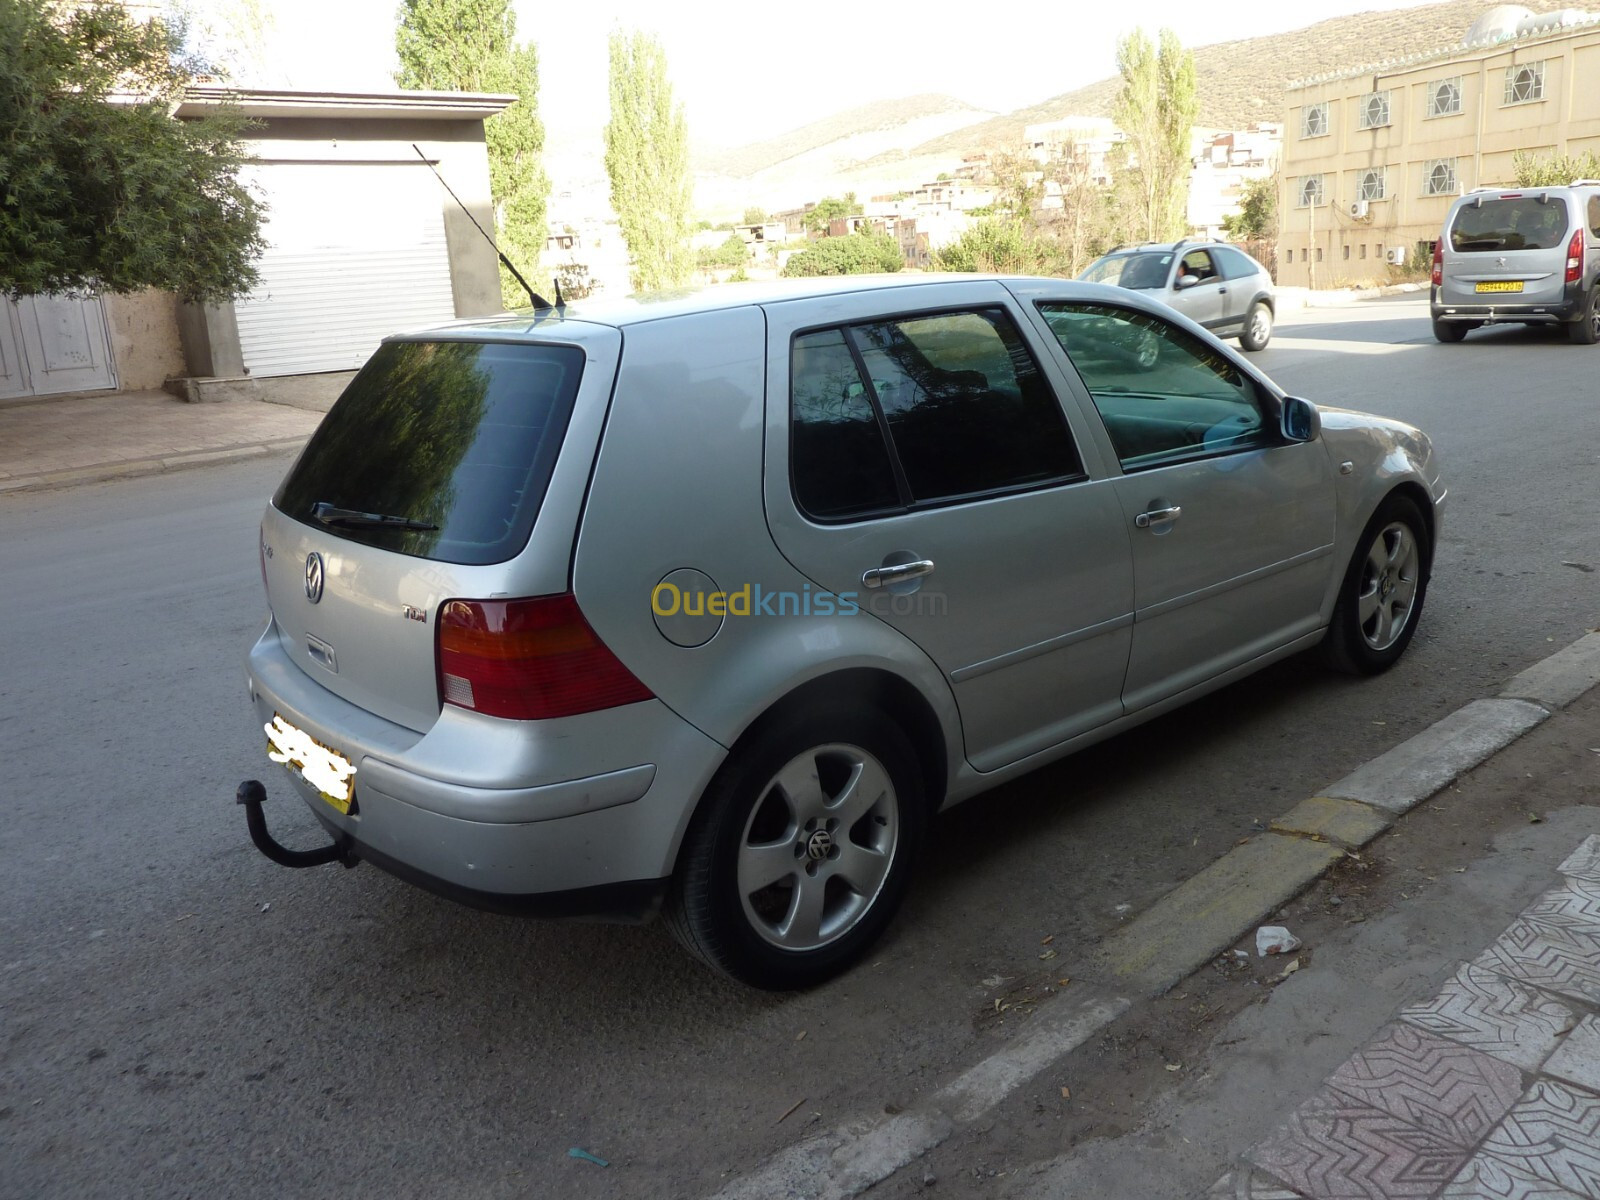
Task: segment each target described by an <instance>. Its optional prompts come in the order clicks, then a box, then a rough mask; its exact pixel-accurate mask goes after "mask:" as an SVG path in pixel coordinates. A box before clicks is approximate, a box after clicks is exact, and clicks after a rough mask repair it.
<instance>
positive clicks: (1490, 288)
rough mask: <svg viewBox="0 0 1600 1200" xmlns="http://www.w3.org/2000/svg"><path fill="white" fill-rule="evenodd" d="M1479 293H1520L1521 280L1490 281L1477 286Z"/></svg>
mask: <svg viewBox="0 0 1600 1200" xmlns="http://www.w3.org/2000/svg"><path fill="white" fill-rule="evenodd" d="M1478 290H1479V291H1480V292H1520V291H1521V290H1522V280H1520V279H1491V280H1489V281H1488V282H1486V283H1480V284H1479V285H1478Z"/></svg>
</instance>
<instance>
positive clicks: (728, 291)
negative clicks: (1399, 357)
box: [238, 276, 1445, 988]
mask: <svg viewBox="0 0 1600 1200" xmlns="http://www.w3.org/2000/svg"><path fill="white" fill-rule="evenodd" d="M1444 498H1445V493H1444V489H1443V486H1442V484H1441V482H1440V478H1439V470H1438V467H1437V466H1436V464H1435V461H1434V455H1433V451H1432V448H1431V446H1430V444H1429V441H1428V439H1427V437H1426V436H1424V435H1423V434H1422V433H1420V432H1418V431H1417V430H1415V429H1413V428H1410V427H1409V426H1406V425H1402V424H1399V423H1397V422H1394V421H1389V420H1383V419H1380V418H1377V417H1371V416H1365V415H1362V414H1359V413H1353V412H1347V411H1343V410H1340V409H1335V408H1318V407H1316V406H1314V405H1312V404H1311V403H1309V402H1307V401H1305V400H1303V399H1299V398H1292V397H1287V396H1285V395H1284V394H1283V392H1282V391H1280V390H1279V389H1278V388H1276V387H1275V386H1274V385H1273V384H1272V383H1271V381H1270V380H1268V379H1267V378H1266V377H1265V376H1264V375H1262V374H1261V373H1260V372H1258V371H1257V370H1255V369H1254V368H1253V367H1251V366H1250V365H1248V364H1247V363H1246V362H1245V361H1244V360H1243V358H1241V357H1240V356H1239V355H1238V354H1237V353H1236V352H1234V351H1232V350H1231V349H1229V348H1227V347H1225V346H1224V345H1223V344H1222V343H1220V342H1219V341H1217V340H1216V339H1215V338H1214V337H1213V336H1211V335H1209V334H1208V333H1206V332H1205V331H1204V330H1202V329H1201V328H1200V327H1199V326H1198V325H1196V324H1194V323H1193V322H1191V321H1189V320H1187V319H1186V318H1184V317H1182V316H1180V315H1177V314H1175V313H1173V312H1172V311H1171V310H1169V309H1166V308H1163V307H1161V306H1159V305H1157V304H1155V303H1153V302H1151V301H1148V300H1145V299H1143V298H1141V297H1139V296H1137V295H1134V294H1131V293H1129V292H1127V291H1123V290H1119V289H1115V288H1110V287H1104V286H1097V285H1091V284H1082V283H1073V282H1065V281H1061V280H1050V279H1000V278H983V277H972V276H924V277H921V278H900V277H894V278H888V279H881V278H880V279H868V278H854V279H842V280H841V279H827V280H810V281H796V286H784V285H781V284H775V285H749V286H739V285H730V286H723V287H718V288H713V289H709V290H706V291H701V292H695V293H691V294H687V295H675V296H672V297H666V298H661V299H657V300H647V301H629V302H617V303H611V304H599V303H597V304H594V305H592V306H591V305H587V304H586V305H583V306H579V305H573V306H570V307H566V308H551V309H538V310H533V311H531V312H529V313H524V314H519V315H514V316H502V317H496V318H489V319H483V320H477V321H471V322H465V323H460V324H454V325H450V326H447V327H444V328H440V329H437V330H434V331H431V332H427V333H421V334H414V335H408V336H404V337H397V338H393V339H390V340H389V341H386V342H385V343H384V344H383V346H382V347H381V348H380V349H379V350H378V351H377V353H376V354H374V356H373V357H372V359H371V361H370V362H369V363H368V364H367V365H366V367H365V368H364V369H363V370H362V371H361V372H360V374H359V375H358V376H357V377H356V378H355V380H354V381H353V382H352V383H351V384H350V386H349V388H348V390H347V391H346V392H345V393H344V395H343V396H342V397H341V398H340V399H339V401H338V402H337V403H336V404H335V405H334V407H333V409H332V411H331V412H330V413H329V414H328V416H327V418H326V419H325V420H324V422H323V423H322V425H321V427H320V428H319V429H318V431H317V432H316V434H315V435H314V436H313V437H312V439H311V441H310V442H309V443H308V445H307V446H306V448H305V450H304V452H303V453H302V454H301V455H300V458H299V459H298V461H297V462H296V463H295V464H294V466H293V467H292V469H291V470H290V471H289V473H288V475H287V477H286V478H285V479H284V481H283V483H282V485H281V486H280V487H279V489H278V491H277V493H276V495H274V496H273V498H272V501H271V504H270V505H269V507H268V508H267V511H266V515H265V517H264V519H263V520H262V523H261V544H260V552H261V567H262V574H263V577H264V580H265V583H266V588H267V594H268V599H269V602H270V607H271V614H272V615H271V618H270V620H269V621H268V624H267V627H266V630H265V632H264V633H263V634H262V635H261V638H260V640H259V641H257V643H256V644H255V647H254V649H253V650H252V651H251V652H250V656H249V687H250V695H251V698H252V700H253V702H254V705H255V713H256V720H257V722H258V724H259V726H260V727H261V728H262V729H263V731H264V734H265V739H266V744H265V749H266V752H267V754H268V755H269V757H270V758H271V759H272V760H273V761H274V762H276V763H278V764H281V767H280V768H278V769H279V770H280V771H281V774H277V775H275V776H273V778H275V779H279V780H282V781H284V782H286V783H287V784H289V785H291V786H292V787H293V788H294V789H295V790H297V791H298V792H299V793H300V795H301V796H302V797H303V798H304V801H305V803H306V804H308V805H309V806H310V808H311V811H312V812H313V813H315V814H316V817H317V818H318V820H319V821H320V822H321V823H322V825H323V826H325V827H326V829H327V831H328V833H329V835H330V838H331V841H330V843H329V844H328V845H326V846H324V847H322V848H320V849H312V850H290V849H287V848H286V847H284V846H282V845H281V844H279V843H278V842H277V841H276V840H275V839H274V838H273V837H272V836H271V834H270V833H268V831H267V828H266V824H265V820H264V817H263V815H262V807H261V802H262V800H263V799H264V797H265V788H264V787H263V786H262V784H260V783H258V782H256V781H253V780H252V781H247V782H246V783H244V784H242V785H241V786H240V790H239V797H238V798H239V800H240V802H241V803H242V804H244V805H245V808H246V815H247V817H248V819H249V826H250V833H251V836H252V838H253V840H254V841H255V843H256V844H257V846H259V847H260V848H261V849H262V850H263V851H264V852H265V853H267V854H268V855H269V856H271V857H273V858H274V859H276V860H277V861H279V862H282V863H285V864H286V865H290V866H308V865H311V864H313V863H326V862H341V863H344V864H345V865H347V866H350V865H355V864H356V863H357V862H361V861H365V862H370V863H373V864H374V865H376V866H378V867H380V868H383V869H384V870H386V871H389V872H392V873H393V874H395V875H398V876H400V877H401V878H404V879H407V880H410V881H412V882H414V883H416V884H419V885H421V886H423V887H425V888H428V889H431V890H433V891H435V892H437V893H440V894H442V895H445V896H449V897H453V898H456V899H458V900H462V901H464V902H466V903H469V904H474V905H478V906H481V907H484V908H489V909H494V910H500V911H516V912H528V913H534V914H541V913H542V914H550V915H569V916H576V915H581V916H605V917H611V918H620V919H640V918H643V917H647V916H650V915H653V914H655V913H657V912H663V911H664V913H665V915H666V917H667V919H668V921H669V923H670V925H671V928H672V930H673V931H674V933H675V934H676V935H677V937H678V938H679V939H680V940H681V941H682V942H683V944H684V945H685V946H686V947H688V948H689V949H690V950H692V951H693V952H695V953H697V954H698V955H700V956H701V957H703V958H704V959H705V960H706V961H707V962H709V963H710V964H711V965H713V966H714V967H717V968H719V969H721V970H723V971H725V972H727V973H728V974H730V975H732V976H734V977H736V978H738V979H740V980H743V981H745V982H747V983H750V984H754V985H756V986H760V987H772V988H787V987H797V986H804V985H807V984H811V983H815V982H817V981H819V980H822V979H825V978H827V977H828V976H830V975H832V974H834V973H836V972H838V971H840V970H842V969H843V968H844V967H846V966H847V965H848V964H849V963H851V962H852V961H854V960H855V959H857V958H859V957H860V956H861V955H862V954H863V953H864V952H865V951H866V950H867V948H868V947H869V946H871V944H872V943H873V942H874V940H875V939H877V938H878V937H879V935H880V934H882V932H883V931H884V928H885V927H886V926H887V924H888V923H889V921H890V919H891V917H892V916H893V914H894V911H895V909H896V907H897V906H898V904H899V903H900V900H901V897H902V895H903V894H904V892H905V890H906V885H907V882H908V880H909V879H910V876H911V872H912V866H913V862H914V859H915V857H916V853H917V850H918V846H919V843H920V842H921V841H922V839H923V835H924V833H925V831H926V830H927V828H928V824H929V821H930V819H931V818H932V817H933V815H934V814H935V813H936V812H937V811H938V810H939V809H941V808H942V807H945V806H948V805H951V804H954V803H957V802H959V801H962V800H966V799H968V798H970V797H972V796H975V795H977V794H978V793H980V792H983V791H985V790H986V789H989V788H992V787H994V786H995V785H996V784H999V783H1001V782H1004V781H1005V780H1008V779H1011V778H1014V777H1015V776H1017V775H1019V774H1021V773H1023V772H1026V771H1029V770H1032V769H1033V768H1035V767H1038V766H1040V765H1041V764H1043V763H1047V762H1050V761H1051V760H1053V759H1056V758H1059V757H1060V756H1062V755H1064V754H1067V753H1070V752H1071V751H1073V750H1075V749H1078V748H1080V747H1083V746H1085V745H1087V744H1089V743H1091V742H1093V741H1096V740H1099V739H1102V738H1105V737H1109V736H1111V735H1113V734H1116V733H1117V732H1119V731H1121V730H1124V729H1127V728H1128V727H1129V726H1131V725H1133V724H1136V723H1138V722H1140V721H1145V720H1148V719H1150V718H1151V717H1154V716H1156V715H1157V714H1159V713H1162V712H1165V711H1167V710H1169V709H1172V708H1174V707H1176V706H1178V705H1180V704H1183V703H1185V702H1187V701H1189V700H1193V699H1195V698H1196V697H1198V696H1202V695H1204V694H1206V693H1207V692H1210V691H1212V690H1213V689H1216V688H1219V687H1221V686H1223V685H1225V684H1227V683H1229V682H1231V681H1233V680H1236V679H1239V678H1241V677H1242V676H1244V675H1246V674H1248V673H1250V672H1252V671H1255V670H1258V669H1259V668H1261V667H1263V666H1265V665H1267V664H1268V663H1271V662H1274V661H1276V660H1278V659H1281V658H1283V657H1285V656H1286V655H1290V654H1294V653H1296V652H1298V651H1302V650H1306V649H1310V648H1313V647H1320V648H1321V650H1322V652H1323V653H1324V654H1325V655H1326V657H1327V658H1328V659H1329V660H1330V662H1332V663H1333V664H1334V665H1336V666H1338V667H1341V668H1343V669H1345V670H1350V671H1355V672H1359V673H1373V672H1377V671H1381V670H1383V669H1385V668H1387V667H1388V666H1390V665H1391V664H1393V663H1394V662H1395V661H1396V659H1398V658H1399V657H1400V655H1401V654H1402V653H1403V652H1404V650H1405V648H1406V645H1407V643H1408V642H1409V641H1410V640H1411V637H1412V634H1413V633H1414V632H1415V630H1416V627H1417V622H1418V619H1419V617H1420V614H1421V611H1422V605H1423V598H1424V594H1425V592H1426V589H1427V584H1428V575H1429V570H1430V566H1431V563H1432V556H1433V548H1434V546H1435V545H1437V542H1438V536H1439V520H1440V515H1441V511H1442V506H1443V504H1444Z"/></svg>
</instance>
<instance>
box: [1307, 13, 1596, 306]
mask: <svg viewBox="0 0 1600 1200" xmlns="http://www.w3.org/2000/svg"><path fill="white" fill-rule="evenodd" d="M1532 63H1543V64H1544V68H1543V69H1544V98H1543V99H1541V100H1535V101H1526V102H1519V103H1512V104H1507V103H1506V102H1505V95H1506V92H1505V81H1506V75H1507V72H1508V71H1515V70H1516V69H1517V68H1518V67H1521V66H1524V65H1527V64H1532ZM1445 80H1455V81H1458V82H1459V88H1460V94H1461V103H1460V110H1459V111H1458V112H1453V113H1448V114H1445V115H1437V116H1435V115H1430V110H1429V97H1430V96H1431V95H1432V93H1433V91H1434V89H1435V88H1436V87H1437V86H1438V85H1439V84H1440V83H1441V82H1442V81H1445ZM1374 92H1387V93H1388V95H1389V123H1388V124H1387V125H1383V126H1379V127H1377V128H1371V129H1362V128H1361V127H1360V113H1361V106H1362V104H1363V103H1364V102H1365V101H1366V99H1367V98H1368V97H1369V96H1371V95H1372V94H1373V93H1374ZM1316 104H1326V105H1327V112H1328V126H1327V127H1328V132H1327V133H1326V134H1324V135H1322V136H1320V137H1309V138H1307V137H1302V136H1301V131H1302V115H1303V114H1304V112H1305V110H1306V108H1307V107H1308V106H1310V105H1316ZM1287 117H1288V123H1287V125H1286V127H1285V129H1284V135H1283V191H1282V192H1281V193H1280V194H1279V209H1278V213H1279V219H1278V229H1279V236H1278V250H1279V253H1278V280H1279V282H1281V283H1285V284H1292V285H1299V286H1306V285H1311V284H1314V286H1316V287H1335V286H1340V285H1343V284H1351V283H1365V282H1382V281H1384V280H1385V278H1386V277H1387V275H1388V274H1389V269H1388V267H1387V265H1386V264H1385V262H1384V252H1385V251H1386V250H1388V249H1389V248H1391V247H1396V246H1398V247H1402V248H1403V249H1405V250H1406V251H1407V252H1408V253H1410V252H1413V251H1415V250H1416V249H1417V248H1418V247H1419V246H1420V245H1422V244H1423V243H1431V242H1432V241H1433V240H1434V239H1436V238H1437V237H1438V236H1439V230H1440V227H1441V226H1442V225H1443V223H1444V218H1445V214H1446V213H1447V212H1448V210H1449V208H1450V204H1451V202H1452V201H1453V200H1454V199H1455V196H1456V194H1457V193H1456V192H1455V191H1451V192H1449V193H1447V194H1445V195H1432V194H1429V192H1428V187H1427V180H1428V177H1429V173H1430V170H1431V168H1432V166H1433V165H1434V164H1436V163H1441V162H1442V163H1448V164H1450V165H1451V167H1452V169H1453V173H1454V176H1455V182H1456V185H1457V187H1458V189H1459V190H1461V191H1471V190H1472V189H1473V188H1476V187H1486V186H1492V185H1495V184H1499V183H1505V182H1508V181H1509V180H1510V179H1511V178H1512V175H1513V166H1512V161H1513V156H1514V155H1515V153H1516V151H1518V150H1526V151H1532V152H1535V153H1546V154H1550V153H1553V154H1581V153H1582V152H1583V151H1585V150H1596V149H1600V26H1594V25H1589V26H1581V27H1578V28H1576V29H1568V30H1563V31H1561V32H1559V33H1555V34H1550V35H1545V36H1534V37H1529V38H1523V39H1520V40H1518V41H1516V42H1511V43H1501V44H1499V45H1497V46H1493V47H1480V48H1477V49H1473V50H1460V51H1456V52H1453V53H1449V52H1442V53H1440V54H1438V55H1436V56H1433V57H1430V58H1428V59H1425V60H1423V61H1420V62H1416V63H1410V64H1405V65H1403V67H1401V68H1400V69H1396V70H1393V71H1378V72H1367V73H1363V74H1359V75H1357V74H1350V75H1346V76H1344V77H1342V78H1335V79H1330V80H1325V81H1319V82H1311V83H1307V84H1304V85H1302V86H1300V87H1297V88H1293V89H1291V90H1290V92H1289V96H1288V114H1287ZM1369 170H1379V171H1381V172H1382V173H1383V179H1384V185H1385V186H1384V196H1383V198H1382V199H1378V200H1371V201H1369V202H1368V206H1367V215H1366V216H1365V217H1355V216H1352V215H1351V213H1350V207H1349V206H1350V204H1351V202H1352V201H1354V200H1357V199H1359V188H1360V185H1361V180H1362V178H1363V176H1364V175H1365V174H1366V172H1367V171H1369ZM1317 175H1320V176H1321V177H1322V179H1323V194H1324V202H1323V203H1322V204H1320V205H1316V206H1308V205H1304V204H1301V203H1300V188H1301V183H1302V181H1303V180H1304V179H1306V178H1307V177H1310V176H1317Z"/></svg>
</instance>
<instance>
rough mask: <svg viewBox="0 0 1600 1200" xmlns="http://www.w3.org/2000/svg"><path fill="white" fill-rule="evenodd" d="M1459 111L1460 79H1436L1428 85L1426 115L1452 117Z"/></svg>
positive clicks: (1457, 77) (1458, 77)
mask: <svg viewBox="0 0 1600 1200" xmlns="http://www.w3.org/2000/svg"><path fill="white" fill-rule="evenodd" d="M1460 111H1461V77H1460V76H1459V75H1458V76H1456V77H1455V78H1454V79H1436V80H1435V81H1434V82H1432V83H1430V84H1429V85H1428V115H1429V116H1430V117H1453V116H1455V115H1456V114H1457V113H1458V112H1460Z"/></svg>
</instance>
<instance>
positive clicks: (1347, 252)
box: [1344, 246, 1350, 262]
mask: <svg viewBox="0 0 1600 1200" xmlns="http://www.w3.org/2000/svg"><path fill="white" fill-rule="evenodd" d="M1344 259H1345V261H1346V262H1349V261H1350V247H1349V246H1346V247H1345V248H1344Z"/></svg>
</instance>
